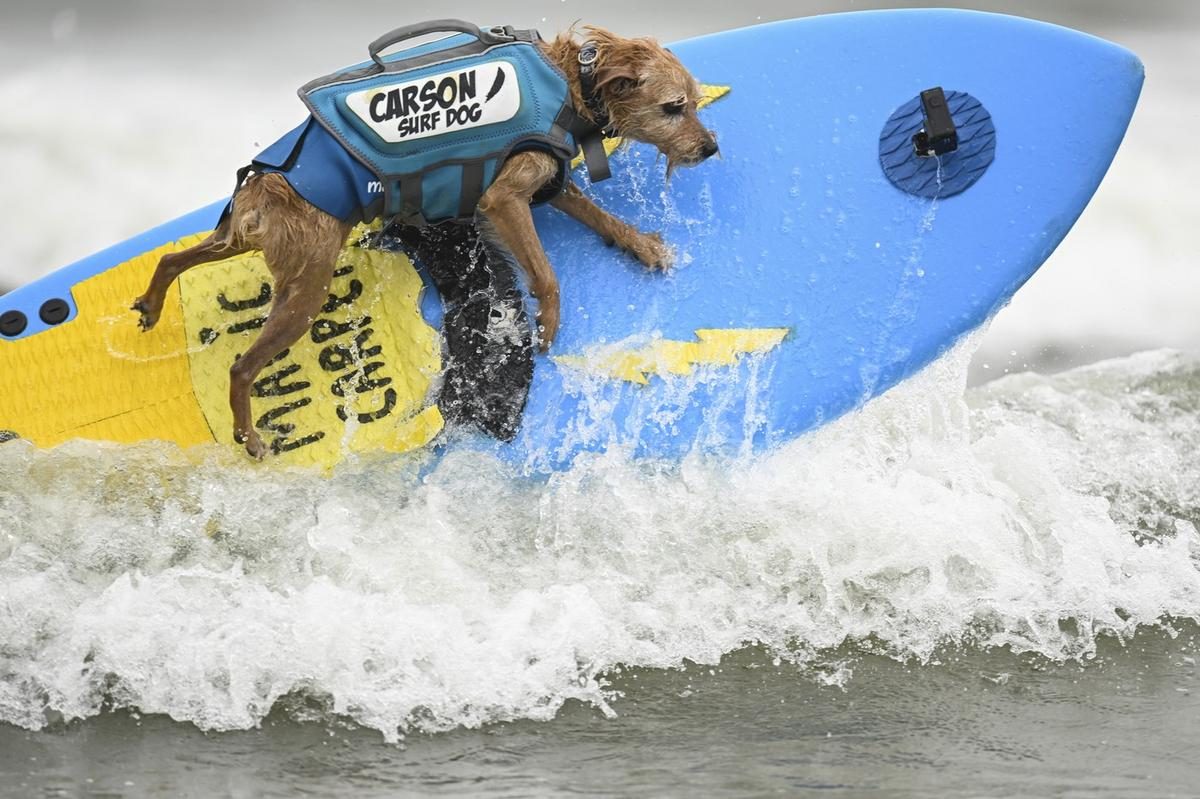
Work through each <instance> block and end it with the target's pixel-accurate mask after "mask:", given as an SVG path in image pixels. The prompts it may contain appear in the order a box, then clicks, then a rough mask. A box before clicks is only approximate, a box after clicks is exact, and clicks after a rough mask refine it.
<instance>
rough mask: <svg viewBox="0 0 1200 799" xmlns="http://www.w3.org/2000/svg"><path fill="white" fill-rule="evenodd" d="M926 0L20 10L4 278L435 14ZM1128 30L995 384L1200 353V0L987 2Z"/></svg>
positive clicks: (1014, 311)
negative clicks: (1118, 129)
mask: <svg viewBox="0 0 1200 799" xmlns="http://www.w3.org/2000/svg"><path fill="white" fill-rule="evenodd" d="M921 5H930V4H929V3H919V2H840V3H839V2H827V1H825V0H821V1H819V2H804V1H802V0H742V1H741V2H727V1H723V2H718V0H691V1H690V2H687V3H670V2H664V3H657V4H653V3H645V2H640V3H639V2H633V1H632V0H615V1H614V2H591V3H583V2H580V1H579V0H525V2H513V1H512V0H497V1H495V2H480V1H479V0H457V1H455V0H451V1H450V2H444V3H429V2H409V3H397V2H390V3H385V2H380V0H360V1H359V2H343V3H334V2H318V1H317V0H297V1H295V2H284V1H283V0H268V2H235V0H209V2H205V3H195V4H191V3H181V2H152V1H151V0H105V1H103V2H91V3H69V2H62V1H61V0H49V1H48V2H23V3H13V2H5V3H4V4H2V5H0V109H2V110H0V209H2V210H3V213H2V214H0V291H3V290H6V289H9V288H12V287H15V286H17V285H20V284H22V283H24V282H27V281H29V280H31V279H33V278H36V277H38V276H40V275H42V274H45V273H46V272H49V271H51V270H53V269H55V268H57V267H59V266H62V265H65V264H67V263H69V262H71V261H73V260H76V259H78V258H80V257H83V256H85V255H87V254H88V253H90V252H92V251H94V250H96V249H98V248H100V247H103V246H105V245H107V244H111V243H113V242H116V241H118V240H120V239H122V238H124V237H127V236H129V235H132V234H134V233H137V232H139V231H141V230H144V229H145V228H147V227H149V226H151V225H154V224H157V223H159V222H163V221H166V220H168V219H171V218H173V217H175V216H178V215H179V214H181V213H184V212H186V211H188V210H191V209H192V208H195V207H197V206H199V205H201V204H203V203H206V202H209V201H211V200H213V199H215V198H217V197H219V196H222V195H224V194H226V193H227V192H228V191H229V189H230V188H231V187H232V177H233V171H234V169H235V168H236V167H237V166H238V165H240V164H242V163H244V162H245V160H246V159H247V158H248V157H249V156H250V155H252V154H253V153H254V152H256V151H257V148H259V147H260V145H262V144H264V143H266V142H269V141H273V140H274V138H275V137H276V136H278V134H279V133H281V132H282V131H284V130H286V129H287V128H288V127H290V126H291V125H294V124H295V123H296V122H298V121H299V120H300V118H301V117H302V116H303V110H302V107H301V106H300V103H299V101H298V100H297V99H296V97H295V89H296V87H297V86H299V85H300V84H301V83H303V82H304V81H306V80H308V79H309V78H311V77H313V76H314V75H317V74H321V73H324V72H328V71H330V70H331V69H336V68H337V67H340V66H343V65H344V64H346V63H350V62H352V61H355V60H358V59H359V58H360V57H361V55H362V53H363V52H364V47H365V44H366V42H368V41H369V40H371V39H373V38H374V37H376V36H377V35H379V34H380V33H381V32H383V31H386V30H388V29H390V28H392V27H395V26H397V25H400V24H404V23H407V22H411V21H414V20H419V19H426V18H433V17H444V16H456V17H463V18H467V19H474V20H479V21H481V22H509V23H512V24H515V25H519V26H527V27H537V28H539V29H540V30H541V31H542V32H543V33H544V34H546V35H549V34H552V33H553V32H554V31H556V30H559V29H561V28H565V27H566V26H568V25H570V24H571V23H572V22H574V21H576V20H580V19H582V20H584V21H586V22H595V23H599V24H603V25H606V26H609V27H612V28H614V29H615V30H617V31H619V32H623V33H628V34H637V35H644V34H645V35H654V36H657V37H659V38H661V39H663V40H666V41H670V40H673V39H679V38H684V37H688V36H693V35H697V34H701V33H708V32H712V31H718V30H723V29H728V28H733V27H741V26H745V25H752V24H756V23H759V22H766V21H770V20H776V19H785V18H791V17H798V16H806V15H811V14H817V13H827V12H835V11H853V10H864V9H870V8H895V7H916V6H921ZM940 5H947V6H955V7H963V8H975V9H983V10H990V11H999V12H1005V13H1015V14H1021V15H1023V16H1029V17H1034V18H1039V19H1043V20H1047V21H1050V22H1055V23H1059V24H1064V25H1068V26H1071V27H1074V28H1079V29H1082V30H1085V31H1088V32H1091V33H1094V34H1096V35H1100V36H1103V37H1105V38H1109V39H1112V40H1114V41H1117V42H1118V43H1120V44H1123V45H1125V46H1127V47H1129V48H1131V49H1133V50H1134V51H1135V52H1137V53H1138V54H1139V55H1140V56H1141V57H1142V58H1143V60H1144V61H1145V62H1146V65H1147V73H1148V78H1147V87H1146V92H1145V94H1144V97H1143V102H1142V106H1141V108H1140V109H1139V112H1138V114H1137V116H1136V117H1135V120H1134V123H1133V126H1132V128H1131V129H1130V133H1129V136H1128V137H1127V139H1126V146H1125V148H1124V149H1123V151H1122V152H1121V154H1120V155H1119V156H1118V159H1117V161H1116V163H1115V164H1114V167H1113V170H1112V171H1111V173H1110V175H1109V179H1108V180H1107V182H1106V183H1105V185H1104V186H1103V187H1102V188H1101V190H1100V193H1099V195H1098V196H1097V198H1096V200H1095V202H1094V203H1093V206H1092V207H1091V208H1090V209H1089V211H1088V212H1087V213H1086V214H1085V216H1084V218H1083V220H1082V221H1081V222H1080V224H1079V225H1078V226H1077V228H1076V229H1075V231H1073V232H1072V234H1071V235H1070V236H1069V237H1068V239H1067V241H1066V243H1065V244H1064V245H1063V246H1062V247H1061V248H1060V250H1059V251H1058V252H1057V253H1056V254H1055V255H1054V257H1053V258H1052V259H1051V261H1050V263H1049V264H1048V265H1047V266H1046V267H1045V268H1044V269H1043V270H1042V271H1041V272H1039V274H1038V275H1037V276H1035V278H1034V279H1033V280H1032V281H1031V282H1030V284H1029V285H1028V286H1026V288H1025V289H1023V290H1022V292H1021V293H1020V294H1019V295H1018V296H1017V298H1016V300H1015V301H1014V302H1013V304H1012V305H1011V306H1010V307H1009V308H1007V309H1005V310H1004V311H1003V312H1002V313H1001V314H1000V316H999V317H998V318H997V319H996V320H995V322H993V324H992V326H991V329H990V330H989V332H988V334H987V335H986V337H985V338H984V341H983V345H982V348H981V350H980V352H979V354H978V355H977V357H976V365H975V375H974V378H975V379H977V380H978V379H985V378H986V377H988V376H994V375H998V374H1000V373H1002V372H1004V371H1005V370H1009V369H1022V368H1024V367H1025V366H1027V365H1028V366H1033V367H1037V368H1042V369H1053V368H1059V367H1064V366H1069V365H1074V364H1078V363H1085V362H1090V361H1094V360H1096V359H1098V358H1102V357H1107V356H1112V355H1121V354H1126V353H1129V352H1133V351H1135V350H1141V349H1155V348H1161V347H1174V348H1180V349H1190V350H1198V349H1200V313H1196V311H1197V301H1198V300H1200V268H1198V267H1200V258H1198V257H1197V254H1196V253H1197V249H1198V248H1197V247H1196V245H1195V244H1194V242H1193V240H1192V233H1193V229H1194V228H1195V226H1196V225H1197V223H1198V222H1200V200H1197V198H1196V191H1195V186H1196V185H1197V183H1198V182H1200V157H1197V155H1196V154H1195V153H1196V152H1197V148H1196V146H1195V145H1194V143H1193V141H1194V138H1195V133H1196V131H1197V130H1198V129H1200V65H1198V64H1197V58H1196V52H1195V51H1196V49H1197V47H1198V46H1200V3H1197V2H1194V0H1192V1H1189V0H1143V2H1140V3H1130V2H1126V1H1124V0H1051V1H1048V2H1031V1H1030V0H993V1H992V2H988V1H987V0H975V2H960V3H942V4H940Z"/></svg>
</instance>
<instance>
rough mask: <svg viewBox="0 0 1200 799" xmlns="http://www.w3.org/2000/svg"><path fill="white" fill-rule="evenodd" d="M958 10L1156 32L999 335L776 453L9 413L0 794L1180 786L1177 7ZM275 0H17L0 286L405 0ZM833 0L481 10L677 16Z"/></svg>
mask: <svg viewBox="0 0 1200 799" xmlns="http://www.w3.org/2000/svg"><path fill="white" fill-rule="evenodd" d="M978 5H982V6H988V7H991V8H994V9H1000V10H1003V9H1008V10H1015V11H1021V12H1024V13H1031V14H1040V15H1043V16H1048V17H1053V18H1054V19H1056V20H1057V21H1062V22H1068V23H1071V24H1074V25H1076V26H1079V27H1084V28H1087V29H1089V30H1093V31H1094V32H1096V33H1100V34H1102V35H1107V36H1109V37H1110V38H1114V39H1116V40H1118V41H1121V42H1123V43H1125V44H1127V45H1129V46H1131V47H1133V48H1134V49H1135V50H1137V51H1138V52H1140V53H1141V54H1142V55H1143V57H1144V58H1145V60H1146V61H1147V66H1148V73H1149V74H1148V84H1147V93H1146V97H1145V102H1144V103H1143V107H1142V109H1141V110H1140V111H1139V116H1138V118H1137V119H1136V120H1135V123H1134V126H1133V128H1132V129H1131V132H1130V136H1129V139H1128V141H1127V146H1126V148H1125V149H1124V150H1123V152H1122V153H1121V155H1120V156H1119V157H1118V160H1117V163H1116V164H1115V165H1114V168H1113V170H1112V173H1111V174H1110V179H1109V181H1108V182H1106V184H1105V186H1104V187H1103V188H1102V189H1101V193H1100V195H1099V196H1098V197H1097V200H1096V202H1095V203H1094V205H1093V207H1092V208H1091V209H1090V210H1089V212H1088V213H1087V214H1086V215H1085V217H1084V219H1083V220H1082V221H1081V223H1080V225H1079V226H1078V228H1077V229H1076V230H1075V231H1074V232H1073V233H1072V235H1071V237H1069V239H1068V241H1067V243H1066V244H1064V246H1063V248H1062V249H1060V251H1059V252H1058V253H1056V255H1055V256H1054V257H1053V258H1052V259H1051V261H1050V263H1048V264H1047V266H1046V267H1045V268H1044V269H1043V271H1042V272H1041V273H1039V275H1038V276H1036V277H1035V278H1034V280H1033V281H1031V282H1030V284H1029V285H1028V286H1027V287H1026V288H1025V289H1024V290H1023V291H1022V293H1021V295H1019V296H1018V298H1017V300H1016V301H1015V302H1014V303H1013V305H1012V306H1010V307H1009V308H1007V309H1005V310H1004V311H1003V312H1002V313H1001V314H1000V315H999V317H997V319H996V320H995V321H994V322H993V323H992V324H991V325H990V326H989V328H988V329H986V330H983V331H980V332H978V333H977V334H975V335H973V336H972V337H970V338H969V339H968V340H966V341H964V342H963V343H962V344H961V345H959V346H958V347H957V348H956V349H955V350H954V351H953V352H951V353H950V354H949V355H948V356H946V357H945V358H943V359H942V360H940V361H938V362H937V363H935V364H933V365H932V366H931V367H929V368H928V369H927V370H925V371H924V372H922V373H921V374H920V375H918V376H917V377H915V378H914V379H912V380H910V381H908V382H906V383H905V384H903V385H902V386H900V387H898V388H897V389H896V390H894V391H892V392H890V393H889V394H887V395H885V396H884V397H882V398H879V399H878V400H876V401H873V402H872V403H870V404H869V405H867V406H866V407H865V408H863V409H862V410H861V411H859V412H857V413H855V414H852V415H850V416H847V417H845V418H843V419H841V420H839V421H837V422H835V423H834V424H832V425H829V426H828V427H826V428H824V429H822V430H819V431H817V432H815V433H813V434H811V435H809V436H806V437H804V438H803V439H800V440H798V441H795V442H793V443H791V444H789V445H787V446H785V447H783V448H781V449H779V450H777V451H774V452H771V453H769V454H767V455H764V456H762V457H757V458H752V459H743V460H737V461H729V460H719V459H704V458H693V459H689V460H686V461H684V462H683V463H681V464H679V463H659V462H654V461H644V460H641V461H632V460H629V459H627V458H625V457H623V456H621V455H620V454H611V455H605V456H595V457H591V458H589V459H585V460H583V461H582V462H581V463H579V464H578V465H577V466H576V467H575V468H573V469H572V470H570V471H568V472H566V473H563V474H560V475H556V476H554V477H553V478H551V479H549V480H548V481H546V480H542V481H530V480H527V479H524V478H522V477H520V476H519V475H515V474H513V473H511V472H510V471H508V469H507V468H506V467H504V466H502V465H499V464H497V463H496V462H495V461H494V460H491V459H489V458H488V457H487V456H485V455H481V454H477V453H476V454H472V453H459V454H456V455H454V456H452V457H447V458H445V459H442V460H440V461H437V462H433V461H430V460H427V459H425V458H423V457H421V456H409V457H386V458H385V457H374V458H364V459H361V460H357V461H353V462H350V463H347V464H345V465H344V466H343V467H341V468H339V469H338V470H337V471H336V472H334V473H333V474H332V475H328V476H324V475H315V474H311V473H305V472H284V471H272V472H264V471H262V470H260V469H256V468H255V467H254V465H252V464H248V463H246V462H244V461H243V459H241V458H240V457H238V456H237V454H236V453H231V452H227V451H224V450H221V449H218V448H215V447H214V448H211V449H197V450H193V451H189V452H179V451H178V450H175V449H173V448H171V447H166V446H158V445H144V446H137V447H115V446H106V445H99V444H95V443H82V442H80V443H75V444H69V445H66V446H64V447H60V448H58V449H56V450H54V451H51V452H39V451H36V450H33V449H31V448H30V447H28V446H27V445H26V444H25V443H24V442H20V441H16V442H9V443H6V444H4V445H3V449H4V458H3V459H0V486H3V488H2V489H0V795H12V796H60V795H61V796H75V795H97V796H123V795H128V796H141V795H162V796H174V795H181V794H187V795H195V796H211V795H218V796H219V795H230V796H261V795H280V796H291V795H296V794H297V793H301V792H311V793H317V794H320V795H345V796H372V795H379V796H392V795H424V794H431V793H449V794H469V795H497V796H531V795H535V796H536V795H560V794H563V793H591V794H597V795H646V794H650V795H684V794H697V793H699V794H701V795H709V794H715V793H721V794H725V795H747V796H751V795H753V796H757V795H766V794H784V795H797V794H803V793H812V794H834V795H841V796H858V795H878V796H927V795H930V794H935V793H936V794H949V795H964V796H1001V795H1067V796H1122V797H1124V796H1147V797H1160V796H1189V795H1196V794H1197V793H1200V755H1198V754H1197V753H1196V750H1195V747H1194V745H1193V741H1194V740H1195V739H1196V736H1197V733H1198V732H1200V702H1198V700H1197V698H1196V696H1197V691H1198V690H1200V684H1198V683H1197V680H1196V658H1197V657H1198V656H1200V655H1198V654H1197V651H1196V650H1197V641H1198V640H1200V626H1198V624H1200V529H1198V528H1200V461H1198V460H1197V458H1196V452H1197V450H1198V449H1200V415H1198V412H1200V346H1198V343H1200V322H1198V321H1197V319H1198V318H1200V316H1197V314H1195V303H1196V298H1197V297H1200V293H1198V292H1200V285H1198V281H1200V277H1197V275H1200V270H1197V269H1196V267H1197V266H1198V265H1200V264H1198V263H1197V260H1198V259H1197V256H1196V248H1195V246H1194V243H1193V240H1192V239H1193V231H1192V228H1193V227H1194V220H1195V219H1196V218H1198V216H1197V213H1198V212H1200V203H1198V201H1197V200H1196V199H1195V197H1194V193H1193V192H1192V186H1193V185H1195V183H1196V179H1200V159H1196V158H1195V157H1194V156H1192V155H1191V151H1192V149H1193V148H1192V146H1191V144H1190V141H1189V140H1188V136H1187V135H1186V134H1187V132H1188V131H1190V130H1194V129H1195V128H1196V124H1197V123H1200V99H1198V98H1200V92H1198V91H1197V90H1198V89H1200V86H1198V85H1197V83H1198V82H1200V73H1197V72H1196V70H1194V69H1193V68H1192V66H1191V63H1192V56H1193V53H1192V50H1193V48H1194V41H1195V36H1196V33H1197V31H1198V30H1200V28H1197V27H1196V25H1195V12H1194V9H1193V8H1192V7H1191V6H1188V5H1187V4H1171V3H1146V4H1142V7H1140V8H1138V9H1137V10H1130V9H1128V8H1127V7H1126V6H1125V5H1124V4H1116V3H1112V4H1110V3H1062V4H1055V5H1054V6H1034V5H1032V4H1027V5H1021V4H1013V3H1009V4H999V3H996V4H990V5H989V4H983V3H981V4H978ZM850 6H851V7H854V8H860V7H866V4H850ZM286 8H287V11H288V13H287V14H284V9H285V6H284V5H283V4H268V5H265V6H263V8H262V9H261V10H258V11H255V12H253V14H252V16H251V19H250V20H249V21H248V22H247V23H245V24H235V23H232V22H229V20H231V19H237V18H238V17H237V14H238V13H241V12H238V11H237V10H236V8H235V6H234V5H233V4H228V6H223V5H220V4H218V5H216V6H211V7H209V6H206V11H205V13H204V15H203V16H204V18H199V19H198V18H196V15H195V14H194V13H193V12H192V11H190V10H189V9H188V8H186V7H184V6H178V7H174V6H164V7H161V8H160V7H154V8H151V7H148V6H145V5H144V4H140V3H124V4H122V3H112V4H96V5H91V6H81V7H74V8H72V7H69V6H66V5H54V4H47V5H39V6H36V7H35V6H32V5H22V6H13V7H10V8H4V10H3V11H2V12H0V14H2V15H3V19H4V20H5V22H6V23H8V25H6V28H7V32H5V33H3V34H0V36H3V37H4V41H3V44H4V47H2V48H0V66H3V67H4V69H3V70H0V75H2V76H3V77H0V101H3V103H4V105H5V107H8V108H19V109H21V113H19V114H4V115H0V174H4V176H5V178H4V180H3V181H0V202H2V204H3V206H4V207H5V209H6V213H5V214H4V215H3V216H2V217H0V225H3V232H4V235H3V236H0V281H3V282H6V283H7V284H8V285H16V284H18V283H20V282H22V281H24V280H28V279H31V278H33V277H36V276H37V275H39V274H42V273H44V272H46V271H49V270H50V269H52V268H54V267H56V266H58V265H61V264H62V263H65V262H67V261H69V260H71V259H73V258H76V257H79V256H82V255H85V254H87V253H88V252H90V251H91V250H93V249H95V248H96V247H98V246H102V245H103V244H106V243H109V242H111V241H113V240H114V239H117V238H120V237H121V236H123V235H127V234H129V233H134V232H137V231H138V230H141V229H143V228H145V227H147V226H149V225H150V224H153V223H155V222H157V221H161V220H162V219H165V218H169V217H171V216H174V215H175V214H177V213H180V212H183V211H186V210H189V209H190V208H191V207H193V206H195V205H197V204H198V203H199V202H201V201H206V200H208V199H209V198H210V197H215V196H217V195H219V194H220V193H222V192H223V191H227V190H228V187H229V185H228V183H229V181H228V176H229V175H230V174H231V172H230V167H231V166H232V165H236V164H238V163H241V162H242V161H243V160H244V157H245V155H246V154H247V153H250V152H252V151H253V150H254V146H255V142H261V141H264V140H266V137H268V136H271V135H273V134H274V133H277V132H278V131H279V130H282V129H284V128H283V126H284V125H286V124H288V123H290V122H294V121H295V119H296V118H297V117H298V113H299V111H298V108H297V101H295V99H294V97H293V95H292V90H293V87H294V85H296V84H298V83H300V82H302V81H303V80H304V79H306V78H307V77H311V75H312V74H317V73H319V72H321V71H323V69H324V67H325V66H328V65H329V64H328V63H327V61H328V59H326V58H325V53H324V51H323V48H324V47H325V46H326V45H325V44H324V41H325V36H326V28H327V29H328V31H329V38H330V41H331V42H332V43H331V44H329V45H328V46H329V47H330V48H332V49H334V50H335V51H336V52H342V53H345V52H357V48H359V47H361V43H362V42H363V41H365V40H367V39H370V38H372V37H373V36H374V35H376V34H377V33H378V31H379V30H380V29H382V28H385V27H388V26H389V25H390V24H391V23H390V22H387V21H385V20H387V19H388V17H387V15H386V14H384V13H383V9H384V8H386V7H385V6H383V5H381V4H366V5H364V6H363V7H362V10H361V13H359V14H356V15H353V17H350V15H342V16H341V17H337V19H338V20H339V24H338V25H332V24H330V23H331V20H333V19H334V18H335V17H334V13H335V12H334V11H333V10H331V9H329V8H327V7H325V6H324V5H323V4H318V3H297V4H288V5H287V6H286ZM482 8H483V6H479V7H474V6H471V5H469V4H464V5H462V6H461V7H456V8H455V10H454V13H456V14H459V15H461V16H464V17H479V16H480V15H481V14H483V13H485V12H483V11H482V10H481V9H482ZM488 8H489V9H496V8H497V7H496V6H488ZM828 8H829V4H806V5H803V6H801V7H793V6H790V5H788V6H786V7H785V6H784V5H783V4H780V3H773V4H772V3H761V4H758V5H754V4H750V5H743V6H741V7H739V8H737V9H731V8H728V7H718V6H717V4H705V3H700V4H689V6H688V10H687V12H686V13H685V12H683V11H679V10H672V9H671V8H670V7H662V8H659V9H657V10H655V11H646V12H645V13H643V10H642V9H637V8H634V7H633V6H632V5H630V6H629V7H628V8H626V7H622V6H620V5H617V6H614V7H611V8H606V9H605V10H603V11H602V12H600V16H599V17H594V16H592V14H593V10H592V9H591V8H583V7H582V6H578V5H576V4H574V3H559V2H555V3H541V4H537V3H535V4H533V5H532V6H527V7H525V8H518V7H517V6H516V5H512V7H511V8H509V7H507V6H505V7H503V8H499V9H498V10H492V11H488V12H487V13H488V14H497V13H500V12H501V11H503V12H504V13H503V14H501V16H504V17H505V18H508V19H513V20H522V21H528V20H530V13H532V14H533V15H534V16H535V17H536V19H532V20H531V21H532V22H533V23H534V24H538V25H540V26H541V27H543V29H544V30H547V31H549V30H552V29H555V28H558V27H562V26H563V25H565V24H569V23H570V22H571V21H572V20H573V19H574V18H575V17H577V16H587V17H588V18H589V19H598V21H600V22H605V23H607V24H610V25H612V26H614V27H617V28H618V29H622V30H631V29H633V28H634V26H638V27H637V28H636V30H638V31H639V32H640V31H648V32H653V33H656V34H658V35H660V36H661V37H662V38H664V39H670V38H674V37H676V36H682V35H689V34H692V33H698V32H703V31H705V30H711V29H717V28H721V27H729V26H732V25H736V24H749V23H753V22H755V21H757V19H756V18H757V17H760V16H761V17H763V18H778V17H784V16H791V15H795V14H798V13H805V12H808V11H815V10H828ZM531 9H532V12H531ZM395 13H396V12H395V11H394V10H393V11H392V12H391V14H392V15H394V14H395ZM404 15H405V20H407V19H410V18H413V17H415V16H433V15H434V13H433V12H432V11H430V12H429V13H422V14H417V11H416V10H411V9H406V10H405V12H404ZM210 17H211V18H210ZM543 18H544V20H545V21H543ZM135 19H144V20H145V23H144V24H143V25H140V26H139V27H138V28H137V29H136V30H133V21H134V20H135ZM397 24H398V23H397ZM264 28H269V29H270V30H271V31H272V32H273V33H274V36H273V37H266V38H269V39H271V40H272V41H273V42H275V43H276V44H275V45H273V46H278V47H281V48H286V51H287V52H288V54H289V57H288V58H280V57H279V56H278V54H277V53H273V52H271V51H268V50H266V49H265V47H264V45H263V44H262V43H261V42H262V39H263V38H264V37H263V36H262V32H263V30H264ZM314 29H318V30H321V36H322V44H321V45H320V46H315V45H312V44H310V43H309V40H308V39H306V38H305V37H308V36H311V35H312V34H311V31H312V30H314ZM14 31H15V32H16V33H14ZM338 47H342V48H343V49H341V50H337V48H338ZM345 60H346V59H345V58H344V57H342V56H336V57H333V58H332V62H336V63H333V65H334V66H337V65H340V64H341V63H342V62H343V61H345ZM47 87H52V90H51V89H48V88H47ZM47 98H49V101H47ZM64 108H66V109H68V110H69V113H68V114H67V115H66V116H64V113H63V111H64ZM239 109H250V111H249V112H248V113H246V114H244V115H243V114H241V113H239V112H238V110H239ZM64 118H66V119H69V120H72V122H73V123H81V124H83V123H86V126H87V130H88V144H87V147H86V151H85V150H84V149H82V148H80V147H77V146H74V142H75V136H76V135H77V129H78V128H77V127H76V125H75V124H65V123H64V122H63V120H64ZM181 146H182V147H183V148H184V150H185V151H186V152H187V155H186V157H181V155H180V148H181ZM113 198H116V199H115V200H114V199H113ZM1110 356H1112V357H1110ZM1063 367H1071V368H1069V369H1067V370H1065V371H1059V370H1060V369H1062V368H1063ZM1039 372H1040V373H1039ZM1006 373H1007V374H1006Z"/></svg>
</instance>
